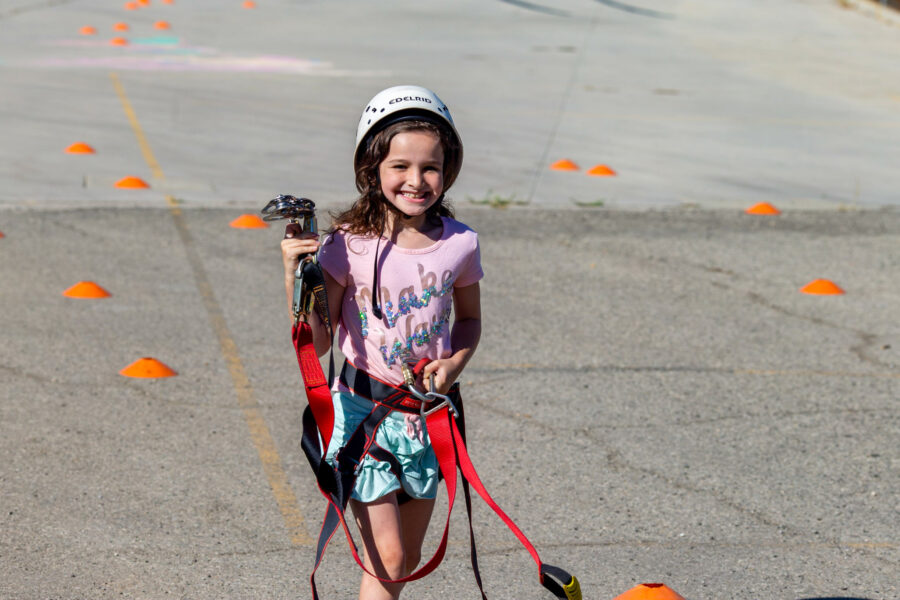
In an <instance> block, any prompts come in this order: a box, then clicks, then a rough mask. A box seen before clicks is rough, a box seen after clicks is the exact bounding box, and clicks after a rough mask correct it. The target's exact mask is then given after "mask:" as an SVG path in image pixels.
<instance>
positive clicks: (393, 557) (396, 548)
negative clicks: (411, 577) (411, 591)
mask: <svg viewBox="0 0 900 600" xmlns="http://www.w3.org/2000/svg"><path fill="white" fill-rule="evenodd" d="M373 558H374V557H373ZM372 562H374V563H376V564H378V563H380V566H381V568H382V569H383V570H384V575H385V576H387V577H390V578H391V579H396V578H398V577H403V576H404V575H406V568H407V567H406V565H407V564H408V556H407V553H406V551H405V550H404V549H403V545H402V544H400V543H399V540H398V543H390V544H382V545H379V547H378V558H377V559H376V560H375V561H372Z"/></svg>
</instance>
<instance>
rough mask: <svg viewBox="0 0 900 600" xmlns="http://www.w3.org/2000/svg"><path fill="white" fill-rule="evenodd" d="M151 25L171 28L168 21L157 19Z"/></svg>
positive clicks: (158, 27) (159, 27) (157, 27)
mask: <svg viewBox="0 0 900 600" xmlns="http://www.w3.org/2000/svg"><path fill="white" fill-rule="evenodd" d="M153 27H155V28H156V29H172V26H171V25H169V22H168V21H157V22H156V23H154V24H153Z"/></svg>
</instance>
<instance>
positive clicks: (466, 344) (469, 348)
mask: <svg viewBox="0 0 900 600" xmlns="http://www.w3.org/2000/svg"><path fill="white" fill-rule="evenodd" d="M453 310H454V312H455V314H456V318H455V319H454V321H453V328H452V329H451V330H450V348H451V355H450V356H449V357H447V358H441V359H438V360H435V361H432V362H430V363H429V364H428V365H426V366H425V370H424V372H423V376H424V377H425V378H427V377H428V376H429V375H430V374H431V373H434V385H435V388H436V389H437V391H438V392H439V393H441V394H446V393H447V391H448V390H449V389H450V386H451V385H452V384H453V382H454V381H456V379H457V377H459V375H460V373H462V370H463V368H465V366H466V363H468V362H469V359H470V358H472V355H473V354H474V353H475V348H477V347H478V340H479V339H480V338H481V289H480V288H479V287H478V284H477V283H473V284H472V285H467V286H466V287H458V288H453ZM426 389H427V388H426Z"/></svg>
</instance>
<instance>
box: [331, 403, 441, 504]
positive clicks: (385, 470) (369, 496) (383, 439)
mask: <svg viewBox="0 0 900 600" xmlns="http://www.w3.org/2000/svg"><path fill="white" fill-rule="evenodd" d="M332 400H333V402H334V432H333V433H332V435H331V443H330V444H329V445H328V451H327V452H326V453H325V460H327V461H328V462H329V464H331V465H334V464H335V461H334V457H335V455H336V454H337V452H338V450H340V448H341V447H342V446H343V445H344V444H345V443H346V442H347V440H348V439H350V435H351V434H352V433H353V431H354V430H355V429H356V427H357V425H359V424H360V423H361V422H362V420H363V419H364V418H365V417H366V415H368V414H369V412H371V410H372V403H371V402H370V401H369V400H366V399H365V398H362V397H360V396H357V395H355V394H351V393H349V392H332ZM422 426H423V427H424V426H425V425H424V423H423V424H422ZM375 442H376V443H377V444H378V445H379V446H381V447H382V448H384V449H386V450H389V451H390V452H391V453H392V454H393V455H394V456H395V457H396V458H397V460H398V461H399V462H400V466H401V473H400V479H399V480H398V479H397V476H396V475H394V473H393V471H391V468H390V465H389V464H388V463H386V462H384V461H380V460H375V459H374V458H372V457H371V456H368V455H366V456H365V458H364V459H363V464H362V469H361V470H360V473H359V476H358V477H357V479H356V485H355V486H354V488H353V493H352V494H351V495H350V497H351V498H352V499H354V500H359V501H360V502H372V501H374V500H377V499H378V498H381V497H382V496H385V495H387V494H390V493H391V492H394V491H396V490H399V489H401V488H402V489H403V490H404V491H405V492H406V493H407V494H409V495H410V496H411V497H413V498H416V499H431V498H434V497H435V496H436V495H437V485H438V472H439V468H438V462H437V458H436V457H435V455H434V449H433V448H432V447H431V441H430V440H429V439H428V431H427V430H426V431H425V443H424V444H423V443H422V442H420V441H419V440H418V439H416V438H414V437H410V436H409V435H407V433H406V421H405V419H404V414H403V413H402V412H398V411H394V412H392V413H390V414H389V415H388V416H387V417H386V418H385V419H384V421H382V423H381V425H380V426H379V427H378V430H377V431H376V432H375Z"/></svg>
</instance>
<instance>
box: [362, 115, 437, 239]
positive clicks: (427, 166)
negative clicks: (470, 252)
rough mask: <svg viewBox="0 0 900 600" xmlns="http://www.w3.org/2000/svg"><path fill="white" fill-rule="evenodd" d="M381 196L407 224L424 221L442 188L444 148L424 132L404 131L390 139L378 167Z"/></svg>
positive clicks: (416, 223)
mask: <svg viewBox="0 0 900 600" xmlns="http://www.w3.org/2000/svg"><path fill="white" fill-rule="evenodd" d="M378 174H379V177H380V180H381V191H382V193H383V194H384V197H385V198H386V199H387V201H388V202H390V203H391V204H392V205H394V207H395V208H397V210H399V211H400V212H402V213H403V214H405V215H407V216H409V217H412V221H410V222H408V223H407V224H409V225H412V226H413V227H416V228H418V227H417V226H418V225H422V224H424V220H425V212H426V211H427V210H428V209H429V208H430V207H431V206H432V205H433V204H434V203H435V202H437V201H438V199H439V198H440V197H441V193H442V192H443V190H444V150H443V148H442V147H441V143H440V141H439V140H438V138H437V137H436V136H434V135H433V134H431V133H429V132H426V131H406V132H402V133H398V134H397V135H395V136H394V137H393V139H391V145H390V149H389V151H388V155H387V156H386V157H385V159H384V160H383V161H382V162H381V164H380V165H379V166H378Z"/></svg>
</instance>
